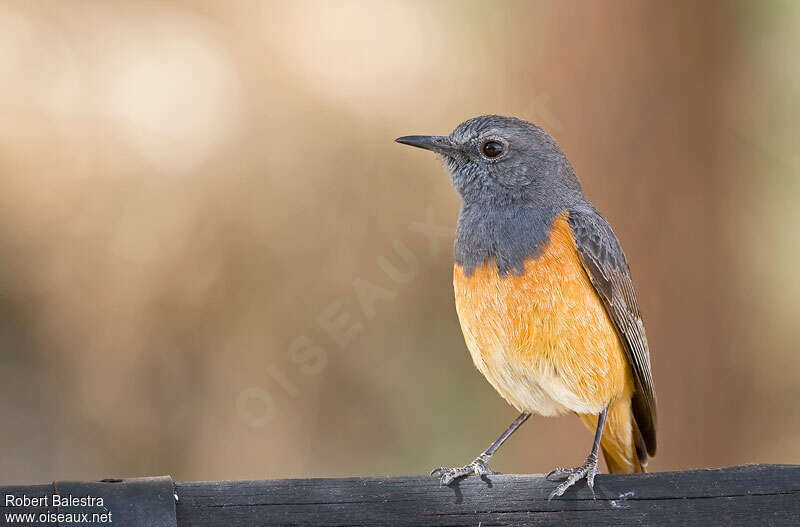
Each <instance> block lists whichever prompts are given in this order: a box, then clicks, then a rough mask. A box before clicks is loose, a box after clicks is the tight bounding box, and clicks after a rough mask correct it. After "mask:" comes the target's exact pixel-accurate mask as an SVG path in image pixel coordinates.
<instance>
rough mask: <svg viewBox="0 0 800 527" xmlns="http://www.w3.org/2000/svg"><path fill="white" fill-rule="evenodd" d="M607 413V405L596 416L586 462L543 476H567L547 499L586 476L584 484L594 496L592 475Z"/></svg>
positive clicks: (561, 492)
mask: <svg viewBox="0 0 800 527" xmlns="http://www.w3.org/2000/svg"><path fill="white" fill-rule="evenodd" d="M607 415H608V406H606V407H605V408H603V411H602V412H600V415H599V416H598V418H597V430H596V431H595V433H594V443H593V444H592V451H591V452H590V453H589V457H587V458H586V462H584V464H583V465H581V466H580V467H576V468H571V469H566V468H561V467H558V468H556V469H553V470H551V471H550V473H548V474H547V476H545V477H546V478H547V479H550V478H553V477H555V478H564V477H566V478H567V480H566V481H565V482H564V483H562V484H561V485H559V486H558V487H556V488H555V489H554V490H553V492H551V493H550V496H549V497H548V498H547V499H548V500H552V499H553V498H555V497H556V496H561V495H562V494H564V492H566V491H567V489H568V488H570V487H571V486H573V485H574V484H575V483H577V482H578V481H580V480H581V479H583V478H586V484H587V485H589V489H590V490H591V491H592V495H593V496H594V477H595V476H596V475H597V459H598V453H599V451H600V439H601V438H602V437H603V427H604V426H605V424H606V416H607Z"/></svg>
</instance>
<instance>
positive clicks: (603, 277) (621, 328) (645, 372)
mask: <svg viewBox="0 0 800 527" xmlns="http://www.w3.org/2000/svg"><path fill="white" fill-rule="evenodd" d="M569 224H570V227H571V228H572V234H573V236H574V237H575V244H576V246H577V248H578V252H579V253H580V256H581V262H582V263H583V266H584V269H586V273H587V274H588V275H589V279H590V280H591V282H592V285H594V288H595V290H596V291H597V294H598V295H599V296H600V299H601V300H602V301H603V305H604V306H605V308H606V310H607V312H608V314H609V316H610V317H611V320H612V322H613V323H614V326H615V327H616V329H617V332H618V334H619V336H620V340H621V341H622V343H623V345H624V346H625V351H626V353H627V356H628V361H629V362H630V365H631V369H632V370H633V377H634V381H635V384H636V391H635V392H634V394H633V399H632V401H631V403H632V407H633V417H634V420H635V421H636V422H635V426H634V432H637V429H638V434H639V435H640V437H641V439H642V440H643V442H644V447H645V449H646V452H647V454H649V455H650V456H653V455H655V453H656V396H655V389H654V386H653V374H652V371H651V368H650V352H649V349H648V346H647V337H646V336H645V331H644V324H643V323H642V317H641V314H640V313H639V305H638V302H637V301H636V294H635V292H634V290H633V282H632V280H631V275H630V270H629V269H628V264H627V261H626V260H625V254H624V253H623V252H622V248H621V247H620V244H619V241H618V240H617V237H616V236H615V235H614V232H613V231H612V230H611V227H610V226H609V224H608V222H607V221H606V220H605V218H603V216H601V215H600V213H599V212H597V211H596V210H595V209H594V208H593V207H591V206H590V205H588V204H587V205H585V206H583V207H580V208H576V209H574V210H570V214H569ZM637 439H639V438H637ZM638 443H639V446H638V448H637V450H639V457H640V458H641V459H642V461H645V460H646V459H647V454H645V452H644V450H645V449H642V448H641V447H642V445H641V441H638Z"/></svg>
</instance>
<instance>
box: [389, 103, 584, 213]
mask: <svg viewBox="0 0 800 527" xmlns="http://www.w3.org/2000/svg"><path fill="white" fill-rule="evenodd" d="M397 142H398V143H402V144H406V145H411V146H416V147H419V148H425V149H427V150H431V151H433V152H436V153H438V154H440V155H441V156H442V159H443V160H444V164H445V166H446V167H447V169H448V170H449V172H450V175H451V177H452V181H453V186H454V187H455V188H456V190H457V191H458V193H459V194H460V195H461V197H462V199H463V200H464V201H465V202H468V203H472V202H478V201H480V202H491V203H495V204H497V205H500V206H502V205H503V204H506V203H514V202H528V203H538V204H542V205H548V204H550V203H552V201H553V200H555V201H563V200H564V199H565V198H566V199H569V198H574V197H577V196H580V192H581V188H580V184H579V183H578V179H577V178H576V177H575V173H574V172H573V170H572V167H571V166H570V164H569V161H567V158H566V156H565V155H564V153H563V152H562V151H561V148H559V146H558V144H556V142H555V141H554V140H553V138H552V137H550V135H548V134H547V132H545V131H544V130H542V129H541V128H539V127H538V126H536V125H535V124H532V123H529V122H527V121H523V120H521V119H517V118H514V117H502V116H499V115H483V116H480V117H475V118H473V119H470V120H468V121H465V122H463V123H461V124H460V125H458V126H457V127H456V129H455V130H453V133H451V134H450V135H449V136H420V135H415V136H406V137H400V138H398V139H397Z"/></svg>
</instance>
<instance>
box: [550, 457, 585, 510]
mask: <svg viewBox="0 0 800 527" xmlns="http://www.w3.org/2000/svg"><path fill="white" fill-rule="evenodd" d="M596 475H597V457H596V456H592V455H590V456H589V457H588V458H587V459H586V462H585V463H584V464H583V465H581V466H580V467H575V468H573V469H564V468H561V467H558V468H556V469H554V470H551V471H550V472H549V473H548V474H547V476H545V478H546V479H547V480H548V481H552V480H550V478H551V477H552V476H556V477H559V478H563V477H564V476H566V478H567V479H566V481H564V483H562V484H561V485H559V486H558V487H556V488H555V489H553V492H551V493H550V496H548V497H547V501H550V500H552V499H553V498H555V497H556V496H562V495H563V494H564V493H565V492H566V491H567V489H568V488H570V487H571V486H573V485H574V484H575V483H577V482H578V481H580V480H582V479H583V478H586V484H587V485H588V486H589V490H591V491H592V497H593V498H596V495H595V493H594V477H595V476H596Z"/></svg>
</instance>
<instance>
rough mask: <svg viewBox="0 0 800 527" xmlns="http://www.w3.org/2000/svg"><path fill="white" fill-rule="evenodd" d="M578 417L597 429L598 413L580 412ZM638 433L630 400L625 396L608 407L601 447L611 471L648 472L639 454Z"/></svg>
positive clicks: (627, 472)
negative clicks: (637, 445) (637, 446)
mask: <svg viewBox="0 0 800 527" xmlns="http://www.w3.org/2000/svg"><path fill="white" fill-rule="evenodd" d="M578 417H580V418H581V421H583V424H585V425H586V426H587V427H588V428H589V429H590V430H592V431H593V432H594V431H595V429H596V428H597V416H596V415H591V414H579V415H578ZM636 434H638V430H637V429H636V424H635V423H634V421H633V415H632V413H631V402H630V400H629V399H627V398H625V399H620V400H618V401H616V402H615V403H613V404H612V405H611V406H610V407H609V409H608V416H607V417H606V426H605V429H604V430H603V437H602V439H601V440H600V448H601V449H602V450H603V457H604V458H605V460H606V466H608V471H609V473H611V474H629V473H631V472H646V471H645V467H644V465H643V464H642V462H641V461H640V460H639V456H638V455H637V448H636V440H635V438H636Z"/></svg>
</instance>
